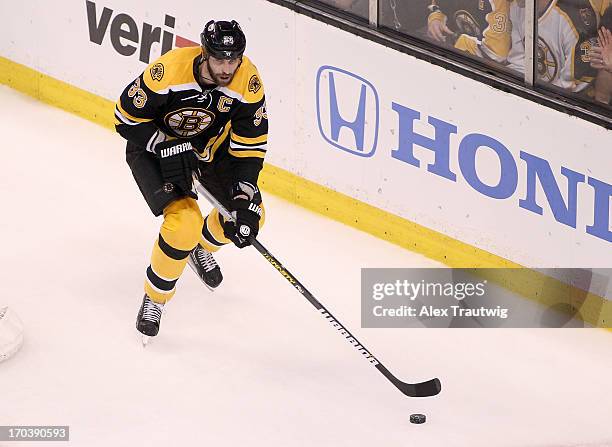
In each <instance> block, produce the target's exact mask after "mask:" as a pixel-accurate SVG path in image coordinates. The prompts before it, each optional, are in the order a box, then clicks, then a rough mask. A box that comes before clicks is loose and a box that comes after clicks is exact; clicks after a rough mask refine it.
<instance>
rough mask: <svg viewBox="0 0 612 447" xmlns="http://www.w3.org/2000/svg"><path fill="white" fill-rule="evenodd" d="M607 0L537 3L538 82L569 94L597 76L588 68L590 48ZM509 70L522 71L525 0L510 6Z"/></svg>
mask: <svg viewBox="0 0 612 447" xmlns="http://www.w3.org/2000/svg"><path fill="white" fill-rule="evenodd" d="M607 6H608V0H591V1H589V0H552V1H551V0H537V1H536V9H537V14H538V36H537V42H538V44H537V57H538V60H537V72H536V76H537V78H536V79H537V81H540V82H545V83H549V84H551V85H554V86H556V87H560V88H562V89H565V90H567V91H569V92H582V91H584V90H585V89H586V88H587V87H589V85H590V83H591V82H592V81H593V79H594V78H595V76H596V75H597V71H596V70H595V69H594V68H592V67H591V66H590V52H591V48H593V47H594V46H596V45H597V26H598V23H599V21H600V20H601V16H602V14H603V12H604V11H605V8H607ZM510 20H511V21H512V48H511V49H510V54H509V55H508V64H509V68H510V69H511V70H514V71H516V72H519V73H521V74H523V73H524V72H525V46H524V39H525V29H524V28H525V27H524V21H525V0H516V1H514V2H513V3H512V5H511V6H510Z"/></svg>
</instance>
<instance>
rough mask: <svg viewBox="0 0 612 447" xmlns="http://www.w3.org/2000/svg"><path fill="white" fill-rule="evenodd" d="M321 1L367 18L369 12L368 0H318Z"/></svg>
mask: <svg viewBox="0 0 612 447" xmlns="http://www.w3.org/2000/svg"><path fill="white" fill-rule="evenodd" d="M318 1H319V2H321V3H325V4H327V5H329V6H333V7H334V8H337V9H340V10H341V11H346V12H348V13H350V14H353V15H356V16H359V17H363V18H365V19H367V18H368V15H369V14H368V13H369V9H370V7H369V0H318Z"/></svg>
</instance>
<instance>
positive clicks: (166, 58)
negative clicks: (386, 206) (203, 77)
mask: <svg viewBox="0 0 612 447" xmlns="http://www.w3.org/2000/svg"><path fill="white" fill-rule="evenodd" d="M200 51H201V50H200V47H186V48H176V49H174V50H170V51H168V52H167V53H166V54H164V55H163V56H161V57H160V58H158V59H157V60H155V61H154V62H153V63H151V64H150V65H149V66H148V67H147V68H146V69H145V71H144V73H143V79H144V83H145V85H146V86H147V87H148V88H149V89H150V90H152V91H153V92H155V93H166V92H167V90H168V88H169V87H171V86H174V85H184V84H189V83H194V82H195V79H194V77H193V61H194V60H195V58H196V57H198V56H199V55H200Z"/></svg>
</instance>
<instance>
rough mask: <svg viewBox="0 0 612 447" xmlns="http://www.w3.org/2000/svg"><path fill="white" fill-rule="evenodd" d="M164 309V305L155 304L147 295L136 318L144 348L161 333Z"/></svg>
mask: <svg viewBox="0 0 612 447" xmlns="http://www.w3.org/2000/svg"><path fill="white" fill-rule="evenodd" d="M163 309H164V305H163V304H158V303H156V302H154V301H153V300H151V298H149V296H148V295H146V294H145V296H144V298H143V299H142V305H141V306H140V310H139V311H138V317H137V318H136V329H138V331H139V332H140V333H141V334H142V335H143V337H142V344H143V346H146V344H147V342H148V341H149V337H155V336H156V335H157V333H158V332H159V324H160V322H161V316H162V312H163Z"/></svg>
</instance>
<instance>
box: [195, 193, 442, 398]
mask: <svg viewBox="0 0 612 447" xmlns="http://www.w3.org/2000/svg"><path fill="white" fill-rule="evenodd" d="M195 185H196V188H197V190H198V192H199V193H200V194H202V195H203V196H204V197H205V198H206V200H208V201H209V202H210V203H211V205H213V206H214V207H215V208H217V210H219V212H220V213H221V215H222V216H223V217H224V218H225V219H226V220H229V221H232V222H235V219H234V216H232V214H231V213H230V212H229V211H228V210H227V209H226V208H225V207H224V206H223V205H222V204H221V202H219V201H218V200H217V199H216V198H215V197H214V196H213V195H212V194H211V193H210V192H209V191H208V190H207V189H206V188H204V186H202V185H201V184H200V182H199V181H195ZM250 242H251V245H253V247H255V249H256V250H257V251H258V252H259V253H260V254H261V255H262V256H263V257H264V258H265V259H266V260H267V261H268V262H269V263H270V264H271V265H272V266H273V267H274V268H275V269H276V270H277V271H278V272H279V273H280V274H281V275H282V276H283V277H284V278H285V279H286V280H287V281H288V282H289V283H290V284H291V285H292V286H293V287H294V288H295V289H296V290H297V291H298V292H300V294H302V296H303V297H304V298H306V299H307V300H308V301H309V302H310V304H312V305H313V306H314V307H315V308H316V309H317V310H318V311H319V312H320V313H321V315H323V317H324V318H325V319H326V320H327V321H328V322H329V323H330V324H331V325H332V326H333V327H334V328H336V329H337V330H338V332H340V334H341V335H343V336H344V338H345V339H346V340H347V341H348V342H349V343H350V344H351V345H352V346H353V347H354V348H355V349H357V351H359V353H361V354H362V355H363V356H364V357H365V358H366V359H367V360H368V362H369V363H370V364H372V365H373V366H374V367H376V369H378V371H380V373H381V374H382V375H384V376H385V377H386V378H387V379H388V380H389V381H390V382H391V383H393V385H395V386H396V387H397V388H398V389H399V390H400V391H401V392H402V393H404V394H405V395H407V396H410V397H426V396H434V395H436V394H438V393H439V392H440V390H441V385H440V381H439V380H438V379H431V380H428V381H426V382H421V383H415V384H411V383H405V382H402V381H401V380H399V379H398V378H397V377H395V376H394V375H393V374H392V373H391V372H390V371H389V370H388V369H387V368H386V367H385V366H384V365H383V364H382V363H380V361H378V360H377V359H376V357H374V356H373V355H372V354H371V353H370V351H369V350H368V349H366V348H365V346H363V344H361V343H360V342H359V340H357V338H356V337H355V336H353V334H351V333H350V332H349V330H348V329H346V327H344V325H343V324H342V323H340V322H339V321H338V319H337V318H336V317H334V316H333V315H332V313H331V312H330V311H329V310H327V308H326V307H325V306H324V305H323V304H321V302H320V301H319V300H317V299H316V298H315V297H314V295H313V294H312V293H310V291H309V290H308V289H307V288H306V287H304V285H303V284H302V283H301V282H300V281H298V279H297V278H296V277H295V276H293V274H292V273H291V272H290V271H289V270H287V269H286V268H285V267H284V266H283V264H281V262H280V261H279V260H278V259H276V258H275V257H274V256H273V255H272V254H271V253H270V252H269V251H268V250H267V249H266V248H265V247H264V246H263V244H262V243H261V242H259V241H258V240H257V239H256V238H254V237H252V236H251V237H250Z"/></svg>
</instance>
